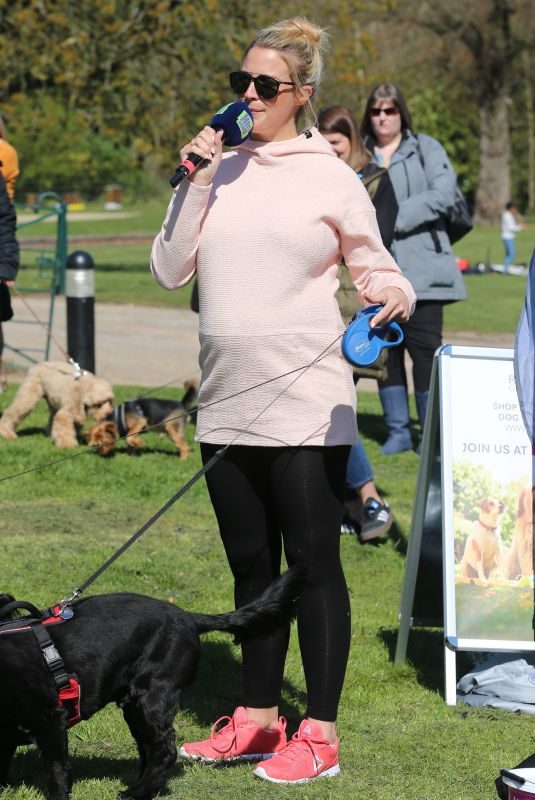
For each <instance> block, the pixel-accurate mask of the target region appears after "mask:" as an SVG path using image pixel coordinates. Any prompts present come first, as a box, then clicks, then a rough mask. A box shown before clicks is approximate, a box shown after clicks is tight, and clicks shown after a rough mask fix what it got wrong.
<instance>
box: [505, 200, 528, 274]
mask: <svg viewBox="0 0 535 800" xmlns="http://www.w3.org/2000/svg"><path fill="white" fill-rule="evenodd" d="M501 223H502V242H503V246H504V248H505V258H504V260H503V274H504V275H507V273H508V271H509V267H510V266H511V264H514V263H515V258H516V234H517V233H518V232H519V231H523V230H524V228H525V225H524V224H523V220H522V217H521V216H520V214H519V213H518V209H517V207H516V206H515V204H514V203H513V202H512V201H511V200H509V202H508V203H506V204H505V208H504V209H503V212H502V219H501Z"/></svg>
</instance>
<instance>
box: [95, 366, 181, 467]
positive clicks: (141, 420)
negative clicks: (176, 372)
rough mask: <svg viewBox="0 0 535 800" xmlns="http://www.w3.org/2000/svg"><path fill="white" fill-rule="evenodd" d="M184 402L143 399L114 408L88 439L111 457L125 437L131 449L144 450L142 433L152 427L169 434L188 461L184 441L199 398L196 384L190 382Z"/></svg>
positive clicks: (101, 452) (104, 454) (130, 401)
mask: <svg viewBox="0 0 535 800" xmlns="http://www.w3.org/2000/svg"><path fill="white" fill-rule="evenodd" d="M184 389H185V390H186V391H185V394H184V397H183V398H182V400H181V401H178V400H167V399H160V398H157V397H139V398H137V399H136V400H127V401H126V402H125V403H121V405H119V406H117V407H116V408H114V410H113V412H112V414H111V415H109V417H108V419H106V420H104V421H103V422H97V423H95V424H94V425H91V427H90V428H89V429H88V430H87V431H86V433H85V439H86V442H87V444H88V445H90V446H91V447H98V452H99V453H100V455H101V456H107V455H109V454H110V453H111V452H112V451H113V450H114V448H115V443H116V441H117V439H121V438H125V440H126V443H127V445H128V447H136V448H137V447H143V441H142V439H141V438H140V437H139V436H138V434H139V433H141V432H142V431H144V430H146V429H147V428H150V429H151V430H153V431H155V432H158V433H162V432H165V433H166V434H167V435H168V436H169V438H170V439H171V441H172V442H173V443H174V444H175V445H176V446H177V449H178V451H179V453H180V458H187V457H188V453H189V450H190V449H189V447H188V444H187V442H186V439H185V438H184V433H185V430H186V422H187V419H188V411H189V409H190V408H191V407H192V405H193V402H194V400H195V398H196V396H197V386H196V384H195V381H186V383H185V384H184Z"/></svg>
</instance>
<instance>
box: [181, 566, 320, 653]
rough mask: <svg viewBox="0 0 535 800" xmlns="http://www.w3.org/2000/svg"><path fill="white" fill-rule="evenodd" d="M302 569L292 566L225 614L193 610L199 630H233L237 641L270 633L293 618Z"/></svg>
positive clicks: (299, 589)
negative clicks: (195, 611)
mask: <svg viewBox="0 0 535 800" xmlns="http://www.w3.org/2000/svg"><path fill="white" fill-rule="evenodd" d="M304 577H305V574H304V570H303V569H302V568H301V567H292V568H291V569H289V570H287V572H285V573H284V574H283V575H281V576H280V577H279V578H277V579H276V580H275V581H273V583H272V584H271V586H268V588H267V589H266V591H265V592H264V593H263V594H262V595H261V596H260V597H259V598H258V599H257V600H254V601H253V602H251V603H248V604H247V605H245V606H242V607H241V608H238V609H237V610H236V611H229V612H228V613H227V614H192V615H191V616H192V617H193V620H194V622H195V625H196V626H197V630H198V631H199V633H208V632H209V631H224V632H226V633H232V634H233V635H234V639H235V642H236V643H239V642H243V641H247V640H248V639H252V638H254V637H256V636H262V635H264V634H267V633H271V632H272V631H274V630H275V629H276V628H279V627H281V625H284V624H286V623H289V622H291V621H292V620H293V619H295V616H296V614H297V601H298V599H299V594H300V591H301V587H302V585H303V582H304Z"/></svg>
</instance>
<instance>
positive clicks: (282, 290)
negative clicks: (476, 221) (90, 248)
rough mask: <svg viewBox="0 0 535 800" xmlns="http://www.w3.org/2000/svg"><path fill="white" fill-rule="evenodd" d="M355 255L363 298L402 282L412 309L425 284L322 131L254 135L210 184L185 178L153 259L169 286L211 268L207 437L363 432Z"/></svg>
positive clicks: (318, 438)
mask: <svg viewBox="0 0 535 800" xmlns="http://www.w3.org/2000/svg"><path fill="white" fill-rule="evenodd" d="M342 256H343V258H344V260H345V263H346V264H347V266H348V268H349V272H350V274H351V277H352V278H353V281H354V282H355V285H356V287H357V289H358V290H359V292H360V295H361V297H362V299H363V301H364V302H366V303H369V302H374V298H375V297H376V294H377V292H378V291H379V290H380V289H382V288H383V287H385V286H395V287H398V288H400V289H401V290H402V291H403V292H404V293H405V294H406V296H407V299H408V302H409V305H410V307H411V309H412V307H413V306H414V302H415V295H414V292H413V290H412V287H411V285H410V283H408V281H407V280H406V279H405V278H404V277H403V275H402V274H401V272H400V271H399V269H398V267H397V266H396V264H395V262H394V261H393V259H392V257H391V256H390V255H389V253H388V252H387V251H386V250H385V248H384V247H383V245H382V243H381V239H380V236H379V230H378V228H377V222H376V218H375V210H374V208H373V205H372V203H371V201H370V199H369V197H368V194H367V192H366V190H365V189H364V187H363V186H362V184H361V182H360V181H359V180H358V179H357V178H356V176H355V173H354V172H353V170H351V169H350V168H349V167H348V166H347V165H346V164H344V163H343V162H342V161H341V160H340V159H338V158H337V157H336V156H335V155H334V153H333V151H332V149H331V146H330V145H329V143H328V142H327V141H326V140H325V139H324V138H323V136H321V134H320V133H319V132H318V131H317V130H316V129H315V128H313V129H312V130H311V131H310V132H309V134H308V136H307V134H306V133H303V134H300V135H299V136H297V137H296V138H295V139H289V140H285V141H280V142H269V143H265V142H258V141H252V140H249V141H247V142H245V143H244V144H243V145H241V146H240V147H238V148H236V149H235V150H232V151H231V152H229V153H226V154H225V155H224V157H223V161H222V162H221V165H220V167H219V169H218V171H217V173H216V176H215V178H214V181H213V183H212V185H211V186H208V187H199V186H196V185H195V184H192V183H191V182H189V181H184V183H183V184H181V185H180V186H179V187H178V189H177V190H176V192H175V193H174V195H173V198H172V200H171V203H170V205H169V208H168V211H167V216H166V218H165V221H164V223H163V226H162V230H161V231H160V233H159V234H158V236H157V237H156V239H155V241H154V245H153V248H152V257H151V270H152V273H153V275H154V277H155V278H156V280H157V281H158V282H159V283H160V284H161V285H162V286H164V287H165V288H166V289H174V288H176V287H178V286H182V285H184V284H185V283H187V282H188V281H189V280H190V278H191V277H192V275H193V274H194V273H195V271H197V275H198V278H199V301H200V315H199V331H200V344H201V352H200V356H199V361H200V365H201V368H202V377H201V388H200V394H199V406H200V409H201V410H200V411H199V414H198V419H197V437H196V438H197V440H199V441H203V442H211V443H213V444H227V443H228V442H231V441H232V442H235V443H236V444H246V445H266V446H284V445H303V444H307V445H339V444H352V443H354V442H355V441H356V422H355V389H354V385H353V380H352V372H351V368H350V366H349V365H348V364H347V363H346V362H345V361H344V359H343V357H342V355H341V352H340V339H339V337H340V335H341V334H342V333H343V331H344V325H343V323H342V320H341V318H340V312H339V310H338V304H337V302H336V300H335V297H334V295H335V292H336V289H337V288H338V278H337V269H338V264H339V262H340V259H341V257H342ZM318 357H321V359H320V360H319V361H318V363H315V364H313V365H312V366H308V365H310V364H312V362H314V360H315V359H318ZM307 367H308V368H307ZM258 384H264V385H260V386H259V385H258ZM251 387H257V388H251ZM240 392H242V394H239V393H240ZM227 398H228V399H227Z"/></svg>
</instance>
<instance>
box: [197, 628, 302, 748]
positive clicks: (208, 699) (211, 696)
mask: <svg viewBox="0 0 535 800" xmlns="http://www.w3.org/2000/svg"><path fill="white" fill-rule="evenodd" d="M242 686H243V680H242V662H241V654H240V653H239V651H238V649H237V648H235V647H232V645H230V644H227V643H226V642H218V641H213V640H212V641H210V640H208V639H205V640H204V641H203V643H202V651H201V663H200V665H199V669H198V672H197V676H196V678H195V682H194V684H193V686H191V687H190V688H188V689H187V690H186V691H185V692H184V694H183V696H182V703H181V708H183V709H188V710H190V711H192V712H193V713H194V714H195V717H196V718H197V721H198V723H199V725H203V726H210V725H213V723H214V721H215V720H216V719H218V718H219V717H220V716H222V715H223V714H227V715H231V714H232V712H233V711H234V709H235V708H236V707H237V706H239V705H242V704H243V688H242ZM282 688H283V698H282V701H281V706H280V713H281V714H283V715H284V716H285V717H286V719H287V720H288V723H289V724H288V733H289V734H290V735H291V734H292V733H293V732H294V730H297V728H298V727H299V722H300V720H301V719H302V716H303V709H304V708H305V707H306V694H305V692H304V691H302V690H301V689H298V688H297V687H296V686H294V684H293V683H291V681H288V680H286V679H285V680H284V681H283V687H282Z"/></svg>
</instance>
